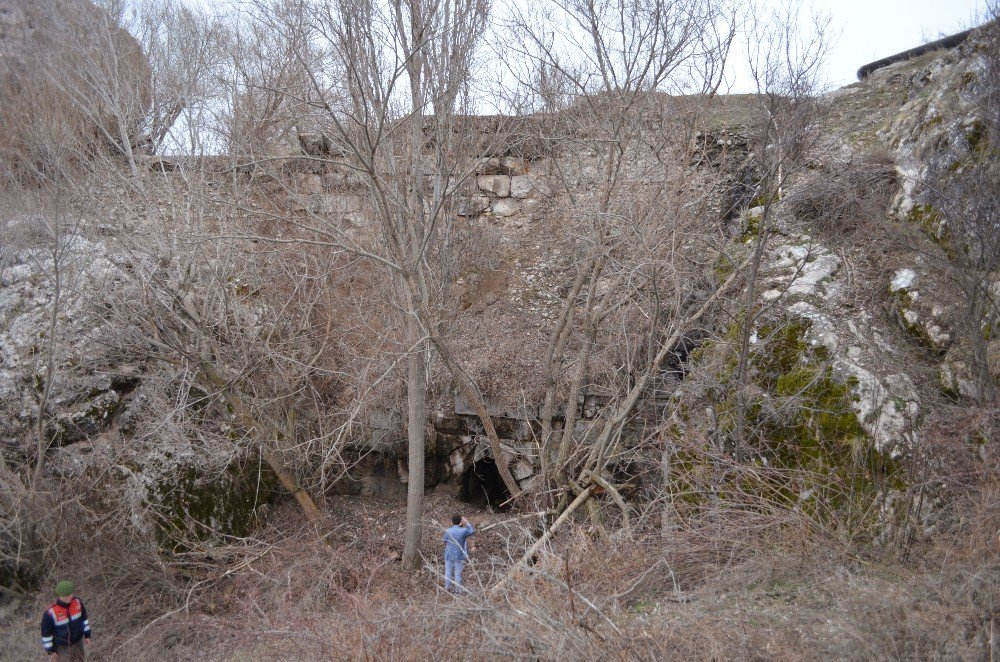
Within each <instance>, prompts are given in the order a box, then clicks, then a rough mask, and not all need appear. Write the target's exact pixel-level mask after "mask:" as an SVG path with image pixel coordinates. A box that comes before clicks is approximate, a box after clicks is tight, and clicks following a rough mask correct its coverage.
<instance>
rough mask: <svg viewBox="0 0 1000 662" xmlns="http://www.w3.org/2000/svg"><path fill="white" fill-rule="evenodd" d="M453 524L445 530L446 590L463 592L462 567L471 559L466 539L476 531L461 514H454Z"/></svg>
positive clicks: (452, 517)
mask: <svg viewBox="0 0 1000 662" xmlns="http://www.w3.org/2000/svg"><path fill="white" fill-rule="evenodd" d="M451 523H452V525H453V526H451V527H449V528H447V529H445V531H444V590H446V591H448V592H450V593H461V592H462V568H464V567H465V562H466V561H468V560H469V548H468V546H467V545H466V541H467V540H468V538H469V536H471V535H472V534H474V533H475V532H476V528H475V527H474V526H472V523H471V522H470V521H469V520H467V519H465V518H464V517H462V516H461V515H452V516H451Z"/></svg>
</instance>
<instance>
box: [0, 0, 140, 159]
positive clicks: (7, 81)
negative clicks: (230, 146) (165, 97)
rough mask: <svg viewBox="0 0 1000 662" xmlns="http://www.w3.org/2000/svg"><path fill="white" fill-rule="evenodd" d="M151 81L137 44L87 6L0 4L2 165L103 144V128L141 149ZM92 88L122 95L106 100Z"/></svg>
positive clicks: (41, 0)
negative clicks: (56, 150) (58, 150)
mask: <svg viewBox="0 0 1000 662" xmlns="http://www.w3.org/2000/svg"><path fill="white" fill-rule="evenodd" d="M109 43H110V44H113V50H112V51H111V52H110V53H109V52H108V47H107V44H109ZM149 79H150V69H149V64H148V62H147V61H146V59H145V57H144V56H143V54H142V52H141V48H140V46H139V44H138V42H136V40H135V39H134V38H133V37H132V36H131V35H130V34H129V33H128V32H127V31H125V30H124V29H122V28H120V27H118V26H117V25H115V24H114V23H113V21H111V20H109V17H108V16H107V15H106V14H105V13H104V12H103V11H102V10H100V9H98V8H97V7H95V6H94V5H93V4H92V3H91V2H89V0H0V98H2V99H3V109H2V110H0V113H2V115H0V117H2V121H0V158H2V159H6V161H7V164H8V165H9V166H12V167H13V168H15V169H20V168H21V167H24V166H29V167H30V166H33V165H34V164H35V163H36V162H38V161H39V159H42V158H43V156H44V154H45V153H46V152H47V151H49V150H52V149H53V148H54V147H55V146H57V145H58V146H60V147H62V148H76V149H80V150H84V151H86V150H87V149H90V148H93V147H94V146H97V145H101V144H103V143H104V142H105V141H106V140H107V138H106V137H105V136H104V133H103V131H102V127H103V129H105V130H108V129H110V130H111V131H110V132H111V134H112V135H116V132H118V131H119V129H121V128H123V129H124V130H125V131H126V132H127V133H128V134H129V135H130V136H131V138H132V140H133V142H139V132H140V127H139V124H140V123H141V121H142V116H143V115H144V114H145V110H146V108H148V106H149V103H150V82H149ZM92 85H97V86H106V87H108V89H115V90H117V91H118V92H119V93H118V94H116V95H104V98H102V95H100V94H95V93H93V91H92V87H91V86H92ZM122 90H127V91H129V92H126V93H125V94H124V95H122V94H120V92H121V91H122ZM108 97H115V104H116V106H117V107H112V106H111V105H109V102H108V101H107V98H108ZM122 122H125V123H127V126H119V124H120V123H122Z"/></svg>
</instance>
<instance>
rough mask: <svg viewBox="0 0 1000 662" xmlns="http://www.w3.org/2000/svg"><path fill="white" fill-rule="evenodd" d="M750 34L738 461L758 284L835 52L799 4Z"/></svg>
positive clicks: (813, 133)
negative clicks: (749, 180) (749, 224)
mask: <svg viewBox="0 0 1000 662" xmlns="http://www.w3.org/2000/svg"><path fill="white" fill-rule="evenodd" d="M758 16H759V17H758V18H757V19H755V21H754V22H753V29H752V30H751V31H749V32H748V34H747V54H748V68H749V71H750V75H751V77H752V79H753V81H754V83H755V85H756V94H755V102H756V103H755V105H756V106H757V109H758V110H759V112H760V119H759V125H758V127H756V128H755V135H754V136H753V138H752V142H753V146H754V158H753V168H754V169H755V170H756V172H757V173H759V174H758V176H757V182H756V186H755V188H756V190H757V199H756V201H757V203H759V204H758V205H757V207H759V209H756V210H755V214H756V216H755V223H756V227H755V228H754V230H755V234H754V241H753V254H752V257H751V259H750V263H749V271H748V275H747V279H746V284H745V286H744V291H743V301H742V307H741V312H740V319H739V320H738V324H739V329H740V331H739V346H738V365H737V368H736V374H735V376H734V377H735V378H734V382H733V388H734V390H735V395H736V400H737V403H736V411H735V421H734V432H733V434H734V443H735V444H736V448H737V451H736V452H737V457H738V458H739V459H741V460H745V459H746V457H747V438H746V437H747V431H746V426H747V421H746V411H747V407H748V406H749V402H748V400H747V395H748V394H747V381H746V380H747V367H748V359H749V354H750V338H751V336H752V334H753V329H754V324H755V321H756V320H757V318H758V317H759V316H760V314H761V313H762V312H763V311H761V310H760V309H759V308H758V307H757V305H756V299H757V295H758V292H757V282H758V279H759V277H760V270H761V267H762V263H763V259H764V256H765V254H766V249H767V245H768V239H769V237H770V234H771V231H772V226H773V224H774V217H775V214H777V213H779V210H780V205H782V204H783V202H784V189H785V187H786V186H787V184H788V181H789V178H790V177H792V176H794V175H795V174H796V173H797V172H798V171H799V170H801V169H802V168H803V167H804V165H805V162H804V159H805V156H806V153H807V152H808V151H809V149H810V148H812V147H814V146H815V145H816V143H817V141H818V139H819V132H818V130H817V126H816V124H815V121H816V118H817V112H818V110H817V101H816V95H817V93H818V92H819V89H820V85H821V84H822V80H821V74H822V70H821V67H822V64H823V61H824V59H825V57H826V55H827V51H828V50H829V38H828V34H829V23H830V19H829V18H828V17H825V18H824V17H822V16H811V17H810V29H809V30H808V31H804V30H803V28H802V25H801V23H802V21H803V17H802V15H801V5H800V4H798V3H789V4H787V5H783V6H781V7H780V8H778V9H777V10H775V11H773V12H772V13H770V14H767V13H762V14H760V15H758Z"/></svg>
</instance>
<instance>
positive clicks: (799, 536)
mask: <svg viewBox="0 0 1000 662" xmlns="http://www.w3.org/2000/svg"><path fill="white" fill-rule="evenodd" d="M985 416H986V419H985V420H981V421H980V422H979V423H978V424H977V425H976V426H975V427H976V429H979V430H982V429H992V427H990V426H991V424H990V422H989V421H991V420H992V418H990V416H989V415H988V413H987V414H985ZM984 425H985V426H986V427H983V426H984ZM954 455H955V457H954V458H953V461H952V462H950V463H945V464H943V465H942V467H943V468H944V469H943V470H947V472H949V474H951V475H952V476H953V477H954V478H955V479H956V481H957V483H958V485H959V487H958V488H957V489H956V491H955V492H954V494H953V497H954V498H953V500H952V501H951V502H950V506H949V507H948V508H947V509H946V511H945V512H942V513H941V514H940V516H939V518H938V522H939V524H938V526H937V531H936V533H935V534H934V535H932V536H929V537H924V538H921V539H919V540H918V541H917V542H916V543H915V544H914V545H913V546H912V547H909V548H908V549H907V550H906V551H907V553H906V554H903V555H900V554H897V553H887V551H886V550H884V549H881V548H879V547H877V546H874V545H872V544H869V543H860V542H858V541H850V540H847V539H845V538H843V536H841V535H840V534H839V532H838V531H837V530H836V529H835V528H830V527H824V526H819V525H817V524H816V523H815V522H811V521H809V520H808V519H807V518H805V517H802V516H800V515H796V514H794V513H789V512H787V511H785V512H778V511H774V512H773V513H772V514H771V516H770V519H769V523H770V524H771V525H772V526H770V527H767V526H762V524H765V522H763V520H762V519H761V517H762V516H761V514H760V513H756V514H754V515H753V517H750V516H742V517H741V516H740V515H739V513H738V511H737V510H735V509H734V510H730V511H723V513H722V516H721V517H719V518H716V520H715V521H708V520H706V521H704V522H701V523H698V522H696V521H693V520H692V521H691V522H689V523H688V524H687V525H686V526H682V527H680V528H678V530H677V531H675V532H674V533H672V534H671V535H670V536H669V537H668V538H663V537H661V535H660V531H659V529H658V524H659V514H658V510H657V508H656V506H655V504H653V503H651V504H648V508H647V510H644V511H637V512H636V513H635V515H636V516H635V517H634V518H633V525H632V528H631V529H630V530H629V531H624V530H622V529H620V528H616V526H615V518H614V511H613V509H611V508H610V507H608V508H607V513H606V515H607V518H606V520H605V522H606V524H607V529H608V534H607V535H602V534H600V533H598V532H597V531H595V530H593V529H591V528H590V527H589V526H587V525H585V524H584V523H578V524H576V525H573V526H571V527H570V528H568V529H566V530H565V531H563V532H561V533H560V534H559V535H558V536H557V537H556V539H555V540H554V542H553V543H552V545H551V546H549V547H548V548H547V549H545V550H544V551H543V553H542V554H540V556H539V557H538V558H537V559H536V562H535V563H534V564H533V565H532V566H531V568H530V569H529V570H528V571H526V572H523V573H521V574H519V575H518V576H517V577H516V579H515V581H514V582H511V583H510V584H508V585H506V586H505V587H504V588H502V589H499V590H495V589H493V588H492V587H493V586H495V579H496V577H497V576H498V574H499V573H500V572H503V571H504V570H505V569H506V568H507V567H509V565H510V563H511V562H512V561H513V560H514V559H515V558H516V557H517V555H518V551H519V550H520V549H523V548H524V545H525V543H526V541H527V540H528V537H529V536H532V535H537V533H538V529H537V528H534V527H533V525H532V520H531V519H530V518H529V519H527V520H524V522H526V523H527V526H526V527H524V526H521V525H519V524H517V523H515V522H512V521H510V520H511V519H512V518H511V515H510V514H506V515H493V514H489V513H478V514H474V515H473V516H472V518H473V519H474V520H475V521H478V522H479V524H480V527H481V528H483V531H482V533H481V534H480V535H479V536H477V537H476V538H474V540H476V542H477V546H476V547H475V548H474V550H473V556H474V560H473V562H472V564H471V565H470V567H469V568H468V569H467V572H466V584H467V586H469V587H470V589H471V594H470V595H467V596H463V597H459V598H456V597H453V596H451V595H448V594H446V593H444V592H443V591H441V590H440V588H439V583H438V581H437V579H436V577H435V572H436V571H437V572H439V570H437V565H438V561H437V559H436V558H435V557H434V555H435V554H436V553H437V548H438V546H439V541H438V536H439V534H440V528H439V526H438V525H440V524H441V520H442V519H443V518H444V517H446V515H447V514H448V513H450V511H451V510H454V509H455V508H457V507H460V504H459V503H458V502H456V501H455V500H454V499H453V498H452V497H450V496H448V495H445V494H432V495H431V496H430V498H429V503H428V513H427V524H428V526H427V530H426V532H425V541H424V543H425V544H424V548H425V550H427V553H428V554H429V556H428V557H427V559H426V561H427V563H426V565H425V567H424V570H423V571H422V572H420V573H417V574H413V573H410V572H407V571H405V570H403V569H402V568H401V567H400V566H399V564H398V562H397V561H396V555H395V553H394V552H395V547H394V545H395V542H396V541H397V540H398V538H397V536H396V534H397V531H398V526H399V524H400V523H401V522H402V516H403V515H402V508H401V505H402V504H397V503H394V502H384V503H378V502H372V501H363V500H351V499H344V500H338V501H336V502H334V503H332V504H331V505H330V512H331V515H332V519H331V525H330V527H329V529H328V530H327V532H326V534H325V535H323V536H321V535H318V534H317V533H316V532H315V531H313V530H311V529H309V528H308V527H306V526H304V525H302V524H301V523H300V522H299V521H298V519H297V517H296V516H295V515H294V511H287V512H285V511H283V512H281V513H279V514H278V516H276V517H275V518H273V521H274V522H275V523H274V524H273V525H272V526H271V527H270V528H269V529H267V530H265V531H262V532H261V533H260V534H259V536H258V538H256V539H254V540H248V541H243V543H242V545H235V544H234V545H233V546H231V547H228V548H224V547H219V548H217V549H216V550H215V551H214V552H213V551H211V550H203V552H204V553H203V555H202V556H199V557H197V562H195V561H196V558H195V556H191V557H189V558H187V559H186V561H185V562H184V563H181V562H180V561H179V560H177V559H174V560H173V561H170V560H169V559H167V561H168V565H165V566H164V565H162V564H161V565H160V567H159V568H158V567H157V565H156V564H157V558H156V556H155V555H152V554H148V555H146V556H143V555H142V554H141V553H140V554H136V553H135V548H134V547H133V546H132V545H133V544H134V541H131V542H130V541H124V540H122V541H115V540H111V541H109V539H108V538H107V537H106V536H105V537H104V540H103V541H102V545H101V546H100V547H96V546H89V543H85V544H84V545H83V546H82V547H80V548H79V550H78V553H77V554H76V555H74V557H73V559H72V562H70V563H68V564H66V565H64V566H63V567H62V568H61V572H64V573H65V572H71V573H77V574H76V575H75V576H76V577H79V578H80V581H79V582H78V583H79V584H80V585H81V586H83V587H85V588H84V589H82V590H81V592H82V593H83V595H84V597H85V598H86V599H87V600H88V605H89V608H90V611H91V618H92V620H93V622H94V624H95V633H96V635H97V639H96V642H95V647H94V653H95V654H96V655H97V656H100V659H112V660H113V659H134V660H147V659H148V660H154V659H155V660H181V659H183V660H225V659H262V660H271V659H274V660H278V659H282V660H283V659H303V660H323V659H445V660H448V659H496V658H515V659H779V660H804V659H817V658H821V659H856V660H862V659H865V660H867V659H987V658H988V654H989V646H990V639H989V637H990V632H991V627H995V620H996V618H997V616H998V615H1000V613H998V612H1000V610H998V605H1000V545H998V542H1000V540H998V537H997V536H998V531H1000V480H998V479H997V475H998V473H997V472H996V467H997V462H998V460H1000V453H998V449H997V443H996V442H995V441H992V440H991V441H986V442H982V443H980V444H979V445H978V446H977V447H976V448H975V452H974V453H972V454H969V453H955V454H954ZM937 478H940V476H937ZM635 505H636V507H637V508H638V507H640V506H641V504H638V503H637V504H635ZM720 522H721V524H720ZM488 523H498V525H496V526H492V527H490V528H488V529H486V528H485V525H486V524H488ZM755 531H757V532H758V533H755ZM383 536H384V537H383ZM213 553H214V554H215V557H216V558H215V559H212V558H210V555H211V554H213ZM46 601H47V600H46V599H43V598H41V597H40V598H38V599H37V600H35V601H34V602H33V603H31V604H25V603H22V604H20V605H18V606H17V608H16V609H12V608H11V606H10V605H8V607H7V611H6V612H4V613H3V615H2V616H0V618H2V619H3V620H2V624H3V627H4V630H5V632H7V633H9V635H8V636H7V637H5V641H4V649H3V653H2V655H0V657H2V658H3V659H11V660H13V659H26V658H29V657H32V656H34V655H36V654H37V650H36V649H35V646H36V645H37V644H36V643H35V641H36V637H35V632H34V629H35V628H36V627H37V625H36V624H35V615H36V614H37V613H40V610H41V609H42V607H43V606H44V605H43V603H44V602H46ZM144 627H145V629H142V628H144Z"/></svg>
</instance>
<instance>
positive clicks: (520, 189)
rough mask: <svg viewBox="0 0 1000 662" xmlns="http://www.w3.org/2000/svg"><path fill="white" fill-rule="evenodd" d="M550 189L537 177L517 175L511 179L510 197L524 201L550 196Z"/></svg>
mask: <svg viewBox="0 0 1000 662" xmlns="http://www.w3.org/2000/svg"><path fill="white" fill-rule="evenodd" d="M548 193H549V189H548V187H547V186H546V185H545V182H544V181H542V180H541V179H540V178H539V177H537V176H536V175H515V176H514V177H511V178H510V196H511V197H512V198H517V199H519V200H523V199H524V198H530V197H533V196H537V195H548Z"/></svg>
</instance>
